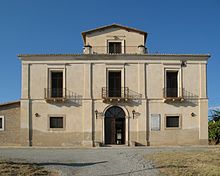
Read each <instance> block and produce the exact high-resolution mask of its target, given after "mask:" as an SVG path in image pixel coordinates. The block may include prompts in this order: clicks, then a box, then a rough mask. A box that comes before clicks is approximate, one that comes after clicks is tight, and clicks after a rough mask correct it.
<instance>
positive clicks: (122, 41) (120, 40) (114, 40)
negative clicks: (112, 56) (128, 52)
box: [106, 39, 125, 54]
mask: <svg viewBox="0 0 220 176" xmlns="http://www.w3.org/2000/svg"><path fill="white" fill-rule="evenodd" d="M110 42H120V43H121V54H124V53H125V40H123V39H108V40H107V41H106V46H107V48H106V53H108V54H109V43H110Z"/></svg>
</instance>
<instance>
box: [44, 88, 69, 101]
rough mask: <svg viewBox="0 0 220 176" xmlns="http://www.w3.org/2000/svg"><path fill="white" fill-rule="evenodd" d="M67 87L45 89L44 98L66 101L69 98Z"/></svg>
mask: <svg viewBox="0 0 220 176" xmlns="http://www.w3.org/2000/svg"><path fill="white" fill-rule="evenodd" d="M66 95H67V90H66V89H56V88H51V89H46V88H45V89H44V99H45V100H46V101H65V100H66V99H67V96H66Z"/></svg>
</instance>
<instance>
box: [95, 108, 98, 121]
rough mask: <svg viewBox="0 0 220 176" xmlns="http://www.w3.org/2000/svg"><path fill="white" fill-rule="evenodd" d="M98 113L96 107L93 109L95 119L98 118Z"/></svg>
mask: <svg viewBox="0 0 220 176" xmlns="http://www.w3.org/2000/svg"><path fill="white" fill-rule="evenodd" d="M98 113H99V112H98V110H97V109H96V110H95V118H96V119H97V118H98Z"/></svg>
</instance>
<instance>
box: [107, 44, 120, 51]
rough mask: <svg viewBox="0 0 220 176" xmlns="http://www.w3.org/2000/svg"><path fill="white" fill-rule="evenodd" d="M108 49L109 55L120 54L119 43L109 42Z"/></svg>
mask: <svg viewBox="0 0 220 176" xmlns="http://www.w3.org/2000/svg"><path fill="white" fill-rule="evenodd" d="M108 47H109V48H108V52H109V53H122V45H121V42H109V43H108Z"/></svg>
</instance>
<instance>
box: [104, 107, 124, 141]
mask: <svg viewBox="0 0 220 176" xmlns="http://www.w3.org/2000/svg"><path fill="white" fill-rule="evenodd" d="M105 144H119V145H120V144H125V112H124V111H123V109H121V108H120V107H118V106H112V107H110V108H109V109H107V111H106V112H105Z"/></svg>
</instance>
